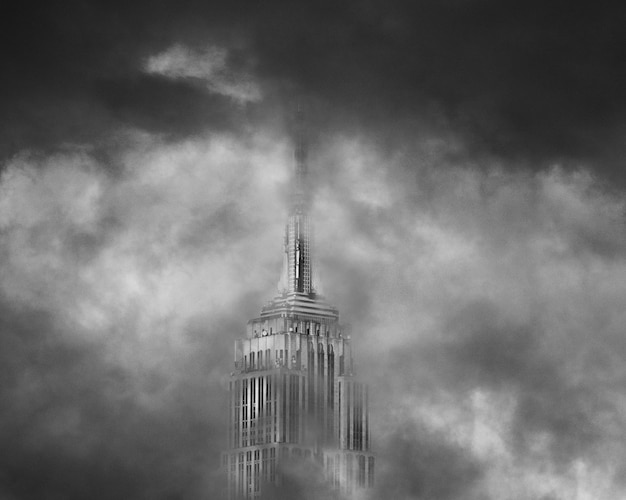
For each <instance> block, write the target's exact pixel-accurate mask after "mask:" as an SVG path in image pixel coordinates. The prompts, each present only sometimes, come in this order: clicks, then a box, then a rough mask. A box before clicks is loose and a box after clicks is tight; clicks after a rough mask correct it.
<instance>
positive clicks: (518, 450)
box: [316, 139, 626, 499]
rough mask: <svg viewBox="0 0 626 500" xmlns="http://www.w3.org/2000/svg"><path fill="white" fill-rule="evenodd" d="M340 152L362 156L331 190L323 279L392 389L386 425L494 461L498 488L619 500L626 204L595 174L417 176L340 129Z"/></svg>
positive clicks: (379, 390)
mask: <svg viewBox="0 0 626 500" xmlns="http://www.w3.org/2000/svg"><path fill="white" fill-rule="evenodd" d="M347 144H350V142H348V143H347ZM327 152H328V155H329V156H324V157H322V159H321V160H320V161H328V159H329V157H330V158H332V159H333V160H334V163H336V164H338V165H340V164H343V163H345V164H346V165H348V167H347V168H346V169H342V170H340V171H337V172H335V171H334V170H331V171H330V172H331V173H330V174H329V177H328V179H327V182H328V183H327V184H326V183H325V184H324V185H323V186H321V187H320V195H319V197H318V203H317V206H316V209H317V211H318V216H317V217H318V220H320V225H321V231H320V233H321V234H319V235H318V243H319V245H320V247H321V248H323V249H324V254H323V255H324V257H323V261H324V263H325V264H326V268H327V269H328V270H329V272H327V273H324V275H323V279H324V281H325V288H326V289H327V290H331V291H332V290H334V291H335V293H338V294H339V296H340V297H341V302H340V304H339V305H340V310H341V311H342V315H343V317H344V318H347V321H349V322H351V323H352V331H353V332H354V333H353V338H354V339H355V340H354V345H355V349H356V350H357V359H356V367H357V373H360V374H361V376H365V377H368V378H370V383H371V384H372V385H373V387H374V390H373V394H376V395H377V397H378V398H381V399H382V400H381V401H379V402H377V403H375V405H376V409H375V415H377V418H378V419H380V420H378V426H379V427H377V429H378V431H379V432H381V430H382V432H383V433H384V432H385V431H384V429H386V428H387V423H388V422H390V421H393V419H394V418H395V419H397V418H401V419H402V420H404V422H405V423H404V424H403V425H404V426H406V425H409V424H410V423H411V422H413V423H416V425H420V426H425V427H422V428H421V430H420V431H419V432H422V433H424V432H425V433H426V434H428V435H431V434H432V435H433V436H435V437H433V440H434V442H436V443H438V446H441V449H445V448H446V447H451V449H453V450H456V452H455V455H456V454H459V455H460V456H464V457H466V459H467V464H468V466H469V467H470V469H473V468H474V467H475V468H476V469H473V470H476V471H480V474H478V476H476V477H475V479H474V480H473V482H472V484H473V485H474V487H475V488H476V489H477V491H479V492H480V491H482V494H483V495H484V496H483V497H487V498H496V499H498V498H510V497H512V496H515V497H516V498H529V499H530V498H539V497H542V496H546V495H548V496H549V495H552V497H553V498H570V497H571V492H572V489H573V488H578V490H579V491H580V492H581V493H580V494H581V495H585V494H587V493H583V492H592V491H594V492H595V493H594V494H593V495H592V496H593V497H594V498H607V499H608V498H612V497H613V496H615V495H618V492H620V491H622V488H623V485H622V484H621V483H620V481H619V480H614V479H612V478H613V477H615V478H616V477H617V476H618V475H619V470H618V467H616V465H615V464H618V463H621V462H622V461H623V453H624V450H625V449H626V446H625V444H626V443H624V440H623V439H622V438H621V437H620V436H621V435H622V429H623V428H624V425H625V424H626V421H625V420H624V413H623V390H622V389H620V388H619V385H620V382H619V381H620V380H622V379H623V376H624V370H623V368H622V364H623V362H622V361H623V359H624V357H625V355H626V351H625V349H624V348H625V347H626V344H624V342H623V333H622V332H623V326H622V325H623V324H624V320H625V318H624V313H623V309H622V308H621V307H620V306H619V303H620V301H621V297H623V296H624V294H625V293H626V290H624V285H623V282H624V279H625V278H626V258H625V257H626V233H625V231H624V229H623V215H624V209H625V208H626V207H625V206H624V201H623V199H622V197H621V196H619V195H618V194H616V193H610V192H608V191H606V190H605V189H603V188H602V184H600V183H598V182H597V181H595V180H594V178H593V176H591V175H590V174H589V172H588V171H587V170H585V169H580V170H579V171H576V172H573V173H567V172H565V171H564V170H562V169H560V168H558V167H554V168H553V169H551V170H549V171H546V172H541V173H533V172H532V171H530V170H527V171H523V170H522V171H510V170H509V171H504V170H503V169H502V168H501V167H500V166H499V165H497V164H495V165H491V166H489V167H485V166H483V168H481V169H477V168H474V167H473V166H472V165H471V164H470V165H467V167H465V168H458V169H450V168H448V169H444V168H441V167H440V166H439V165H437V164H436V161H435V163H434V164H429V163H428V162H424V163H422V164H421V165H416V164H413V165H412V168H413V169H415V170H414V171H410V170H408V169H406V166H405V162H406V161H407V158H406V157H405V156H404V155H403V154H402V152H400V151H397V152H396V154H395V157H394V158H393V159H391V160H390V158H389V157H385V156H382V157H381V156H379V154H380V151H377V150H375V149H372V148H371V146H370V145H369V144H358V142H357V143H356V144H355V143H352V145H351V146H350V147H347V148H346V143H345V142H344V141H343V140H342V139H339V140H337V141H336V143H334V142H331V144H330V145H329V147H328V149H327ZM343 155H347V157H346V158H344V156H343ZM420 158H424V157H420ZM431 158H432V157H431ZM409 161H410V160H409ZM380 164H385V166H386V168H385V169H381V170H378V169H377V168H376V166H377V165H380ZM414 172H419V173H414ZM372 185H373V186H377V190H376V191H375V192H371V186H372ZM426 190H427V192H426V193H424V191H426ZM364 193H370V194H369V195H367V196H364ZM416 193H418V194H417V195H416ZM338 234H340V235H342V238H340V239H337V237H336V235H338ZM355 290H356V291H357V293H353V291H355ZM411 425H412V424H411ZM390 427H391V428H392V429H395V428H397V427H402V425H400V424H398V425H391V426H390ZM415 432H418V431H415ZM379 439H381V437H380V434H379ZM386 439H387V438H386V437H385V438H382V440H383V443H386ZM416 439H417V438H416ZM609 450H610V451H609ZM609 456H610V458H609ZM463 462H465V459H464V460H463ZM416 467H417V469H416V470H417V472H416V474H417V477H418V478H419V477H421V480H423V481H427V480H429V479H428V478H431V476H430V473H429V472H428V470H427V467H423V468H422V469H420V468H419V466H416ZM420 470H421V471H422V472H421V474H423V476H420ZM581 470H584V471H586V472H585V473H582V472H580V471H581ZM540 477H541V478H542V479H541V481H538V479H537V478H540ZM503 478H506V480H504V479H503ZM468 481H469V479H468ZM503 481H504V482H505V483H506V485H507V487H506V488H505V487H504V486H503V485H502V482H503ZM468 484H469V483H468ZM540 484H541V485H543V486H537V485H540ZM583 497H584V496H583Z"/></svg>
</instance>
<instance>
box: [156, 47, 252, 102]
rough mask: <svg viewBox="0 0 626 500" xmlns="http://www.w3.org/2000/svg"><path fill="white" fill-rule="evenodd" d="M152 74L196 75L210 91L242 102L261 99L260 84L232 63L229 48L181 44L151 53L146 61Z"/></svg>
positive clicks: (188, 76)
mask: <svg viewBox="0 0 626 500" xmlns="http://www.w3.org/2000/svg"><path fill="white" fill-rule="evenodd" d="M144 69H145V71H146V72H147V73H149V74H157V75H163V76H165V77H166V78H172V79H178V78H183V79H194V80H200V81H202V82H204V83H205V85H206V87H207V88H208V89H209V91H211V92H214V93H216V94H220V95H223V96H226V97H231V98H232V99H234V100H235V101H238V102H240V103H245V102H254V101H258V100H260V99H261V89H260V86H259V85H258V84H257V83H256V82H255V81H254V80H253V79H252V77H251V76H250V75H248V74H246V73H245V72H244V71H234V70H233V69H232V68H231V67H229V60H228V52H227V51H226V49H223V48H219V47H209V48H207V49H205V50H203V51H193V50H192V49H190V48H189V47H185V46H183V45H180V44H176V45H173V46H172V47H170V48H169V49H167V50H166V51H164V52H161V53H160V54H157V55H153V56H150V57H149V58H148V59H147V60H146V62H145V65H144Z"/></svg>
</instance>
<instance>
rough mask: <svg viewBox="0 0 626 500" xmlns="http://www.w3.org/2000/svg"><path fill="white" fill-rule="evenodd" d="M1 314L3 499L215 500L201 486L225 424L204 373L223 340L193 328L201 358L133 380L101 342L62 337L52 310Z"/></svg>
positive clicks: (5, 306)
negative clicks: (119, 499) (210, 338)
mask: <svg viewBox="0 0 626 500" xmlns="http://www.w3.org/2000/svg"><path fill="white" fill-rule="evenodd" d="M1 307H2V325H1V328H2V332H1V333H2V335H1V336H0V338H1V342H2V349H1V352H2V353H3V355H2V372H3V374H2V386H1V391H2V400H3V404H4V405H5V408H7V409H10V411H7V412H5V413H4V415H3V418H2V432H1V434H2V436H1V439H2V442H3V452H2V470H3V473H2V490H1V491H2V494H3V496H6V497H7V498H20V499H29V498H68V499H72V498H76V499H78V498H85V497H86V496H89V497H92V498H114V497H120V496H123V497H126V498H209V497H210V495H208V494H207V493H206V492H203V491H202V490H203V488H205V487H206V486H205V484H204V482H205V481H207V480H209V479H211V475H212V471H215V470H217V465H218V464H219V450H220V449H221V447H222V446H223V443H222V433H223V424H224V422H223V419H222V415H221V414H220V412H219V411H218V408H219V406H217V405H215V401H217V400H218V399H219V398H220V395H221V391H222V388H221V387H220V386H219V383H218V379H213V381H212V382H209V383H206V377H205V376H203V375H206V374H207V373H208V372H209V371H210V370H212V369H214V368H215V365H220V366H221V363H220V359H222V358H223V355H224V353H225V352H227V350H228V348H229V347H230V342H219V341H218V342H217V343H212V344H211V345H210V346H209V345H208V343H207V342H206V337H205V335H204V334H203V335H198V332H196V331H194V329H197V328H198V327H199V325H200V322H197V326H196V327H194V326H193V325H190V329H189V330H188V331H187V332H185V336H186V338H187V339H188V340H189V341H190V342H192V343H193V344H194V345H195V346H196V348H197V351H196V352H197V355H194V356H193V358H187V359H185V360H184V363H185V365H186V366H185V370H184V371H181V372H178V370H174V372H178V375H175V373H173V372H172V371H170V372H169V373H167V372H163V371H162V370H160V369H159V368H158V367H150V368H148V369H146V370H144V371H142V372H141V373H136V372H134V371H133V370H130V369H128V368H125V367H122V366H120V365H119V364H117V363H116V361H115V360H109V359H107V357H106V354H105V353H106V350H107V346H106V345H103V344H102V343H101V342H97V341H89V340H88V339H87V338H82V339H81V338H80V337H79V338H77V337H75V332H67V331H66V332H63V331H62V328H63V326H62V325H59V324H58V319H56V318H55V316H54V315H51V314H50V313H46V312H45V311H37V310H32V309H26V308H19V307H16V306H15V304H12V303H8V302H7V301H6V299H3V301H2V306H1ZM215 319H216V318H212V321H215ZM214 324H216V325H219V321H218V323H214ZM222 325H224V326H225V324H222ZM202 329H204V327H202ZM84 333H85V335H86V336H88V335H89V332H84ZM125 333H126V334H128V335H133V333H132V332H125ZM203 333H204V332H203ZM122 334H124V333H122ZM224 348H226V350H224ZM224 369H226V367H224ZM178 376H181V378H178ZM200 381H202V382H201V383H199V382H200ZM149 400H151V402H150V401H149ZM213 480H214V479H213Z"/></svg>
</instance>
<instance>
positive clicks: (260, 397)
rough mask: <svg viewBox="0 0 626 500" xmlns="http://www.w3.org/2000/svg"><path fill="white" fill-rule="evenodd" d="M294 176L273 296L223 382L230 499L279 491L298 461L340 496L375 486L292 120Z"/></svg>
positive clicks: (346, 342)
mask: <svg viewBox="0 0 626 500" xmlns="http://www.w3.org/2000/svg"><path fill="white" fill-rule="evenodd" d="M294 135H295V137H296V139H295V142H296V144H295V152H294V173H293V178H292V183H291V189H290V203H289V214H288V217H287V224H286V227H285V239H284V265H283V272H282V276H281V280H280V282H279V286H278V295H277V296H275V297H274V298H273V299H272V300H271V301H270V302H269V303H268V304H267V305H265V306H264V307H263V308H262V309H261V313H260V316H259V317H258V318H254V319H251V320H250V321H248V325H247V331H246V335H245V337H243V338H240V339H238V340H236V342H235V356H234V358H235V364H234V371H233V373H232V374H231V378H230V382H229V429H228V450H227V451H225V452H224V453H223V455H222V466H223V469H224V473H225V474H226V478H227V496H228V498H229V499H233V500H234V499H244V498H246V499H247V498H260V497H261V496H262V495H263V493H264V492H268V491H280V489H281V487H283V486H284V484H285V483H286V482H287V481H288V475H289V470H291V469H290V468H292V467H293V466H294V464H301V466H302V469H303V470H305V471H311V473H313V471H316V473H317V474H318V476H320V477H322V478H323V482H324V483H325V484H326V485H327V486H328V487H329V488H330V489H332V490H335V491H336V492H337V493H339V494H341V495H342V496H345V497H351V496H352V495H355V494H357V493H359V492H360V491H363V490H365V489H367V488H371V487H372V486H373V484H374V456H373V454H372V452H371V439H370V420H369V392H368V387H367V386H366V385H365V384H363V383H361V382H359V381H358V380H357V379H356V378H355V376H354V365H353V360H352V348H351V339H350V336H348V335H344V334H343V333H342V330H341V327H340V324H339V312H338V311H337V309H336V308H335V307H333V306H332V305H330V304H328V303H327V302H326V301H325V300H324V298H323V297H322V296H321V295H320V294H319V290H318V283H317V279H316V277H317V269H316V262H315V259H314V245H313V241H314V240H313V227H312V224H311V220H310V216H309V207H310V201H311V193H310V188H309V186H308V184H307V150H306V144H305V142H304V133H303V122H302V118H301V116H300V113H299V114H298V119H297V123H296V133H295V134H294Z"/></svg>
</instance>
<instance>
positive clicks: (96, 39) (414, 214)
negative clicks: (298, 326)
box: [0, 0, 626, 500]
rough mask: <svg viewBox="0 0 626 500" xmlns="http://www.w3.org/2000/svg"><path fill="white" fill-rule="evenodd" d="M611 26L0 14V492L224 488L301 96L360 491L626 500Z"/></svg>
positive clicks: (529, 20) (558, 15)
mask: <svg viewBox="0 0 626 500" xmlns="http://www.w3.org/2000/svg"><path fill="white" fill-rule="evenodd" d="M625 25H626V7H625V6H624V4H623V3H621V2H593V3H592V2H587V3H586V4H585V5H583V6H577V5H576V4H575V3H573V2H564V1H560V0H557V1H553V2H546V1H534V0H531V1H527V2H503V1H495V0H443V1H435V0H428V1H424V0H418V1H405V2H401V1H395V2H394V1H385V2H383V1H380V2H375V1H358V2H357V1H346V2H337V1H333V2H330V1H329V2H325V1H317V2H294V1H291V2H287V1H285V2H278V1H273V0H265V1H254V2H252V1H251V2H243V1H229V2H220V3H219V4H218V3H217V2H209V1H185V0H182V1H176V2H174V1H162V0H151V1H145V0H139V1H132V2H128V1H127V2H116V1H78V0H68V1H64V2H53V1H49V2H42V1H40V2H11V1H9V2H7V3H3V4H2V6H1V7H0V26H1V29H0V37H1V38H2V43H0V64H1V67H0V68H1V69H0V71H1V76H0V117H1V118H2V119H1V120H0V406H1V408H2V411H1V412H0V499H2V500H30V499H37V500H40V499H44V500H46V499H51V500H52V499H54V500H56V499H64V500H65V499H68V500H74V499H86V498H89V499H92V500H99V499H109V498H110V499H150V500H152V499H167V500H174V499H185V500H186V499H212V498H215V492H216V485H217V482H218V478H217V475H216V470H217V466H218V464H219V452H220V451H221V450H222V449H223V448H224V439H223V438H224V423H225V418H226V415H225V409H226V403H225V401H226V385H225V384H226V381H227V380H228V374H229V372H230V371H231V369H232V368H231V363H232V355H233V341H234V339H235V338H237V337H239V336H241V335H242V334H243V332H244V329H245V324H246V321H247V320H248V319H249V318H252V317H255V316H256V315H257V314H258V312H259V309H260V307H261V305H262V304H263V303H264V302H265V301H267V300H269V299H270V298H272V297H273V295H274V294H275V290H276V282H277V281H278V278H279V274H280V268H281V264H282V261H281V258H282V237H283V223H284V217H285V214H286V210H287V206H286V199H287V196H286V195H287V189H288V183H289V179H290V175H291V167H292V147H293V146H292V137H291V136H292V133H291V130H292V125H293V123H292V122H293V120H292V117H293V110H294V109H295V107H296V106H297V103H298V102H301V103H304V107H305V109H306V116H307V123H308V125H307V126H308V140H309V155H310V156H309V159H310V169H309V171H310V178H311V181H312V183H313V184H314V185H315V187H314V190H315V196H314V210H313V219H314V221H315V225H316V248H317V257H318V259H319V261H320V263H321V280H322V283H323V288H324V293H325V295H326V296H327V297H328V299H329V301H330V302H331V303H333V304H335V305H337V306H338V307H339V310H340V314H341V318H342V321H343V322H345V323H349V324H350V326H351V332H352V333H351V334H352V338H353V345H354V348H355V351H356V352H355V362H356V368H357V373H358V375H359V377H361V378H363V379H364V380H366V381H368V383H369V384H370V386H371V390H372V408H371V412H372V421H373V423H372V436H373V438H374V440H375V441H374V442H375V449H376V452H377V478H376V479H377V487H376V491H374V492H373V493H372V496H371V498H372V500H373V499H381V498H388V499H397V500H413V499H415V500H431V499H432V500H452V499H458V500H461V499H462V500H479V499H480V500H485V499H486V500H509V499H515V500H572V499H573V500H616V499H619V498H624V497H626V470H625V465H624V464H626V447H625V444H626V443H625V441H626V438H625V436H626V434H625V424H626V385H625V384H626V359H625V358H626V234H625V226H624V217H625V208H626V201H625V198H624V193H625V190H626V174H625V173H624V172H625V170H624V166H625V162H626V30H625V29H624V26H625ZM294 488H295V491H296V494H298V495H299V498H303V499H310V500H319V499H320V498H321V497H320V495H317V493H316V491H318V490H316V488H315V487H312V486H311V485H310V484H307V483H306V478H304V479H303V484H302V485H300V486H298V485H294Z"/></svg>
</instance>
